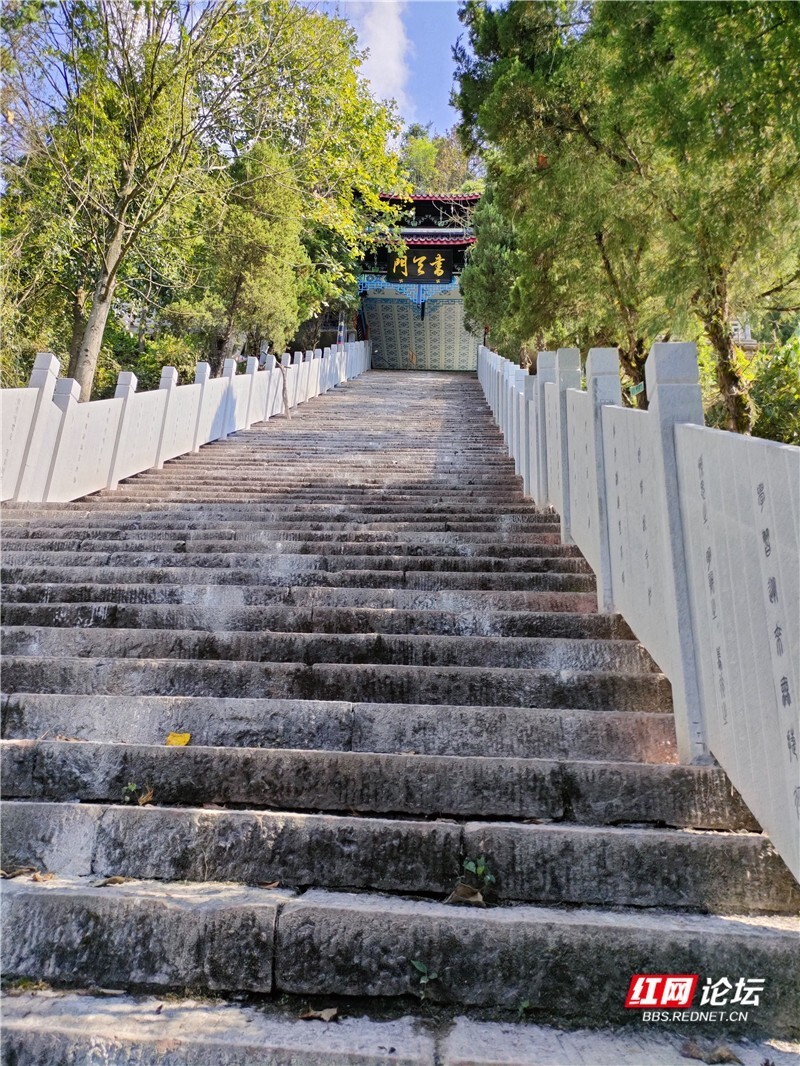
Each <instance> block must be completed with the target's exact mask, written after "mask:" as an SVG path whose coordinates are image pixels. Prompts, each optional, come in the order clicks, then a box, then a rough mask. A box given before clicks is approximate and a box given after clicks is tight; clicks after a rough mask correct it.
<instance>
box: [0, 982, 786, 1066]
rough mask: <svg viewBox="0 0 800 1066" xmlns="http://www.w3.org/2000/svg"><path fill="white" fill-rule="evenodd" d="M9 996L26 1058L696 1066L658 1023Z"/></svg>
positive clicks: (14, 1030)
mask: <svg viewBox="0 0 800 1066" xmlns="http://www.w3.org/2000/svg"><path fill="white" fill-rule="evenodd" d="M287 998H288V997H287ZM698 998H699V997H698V996H697V995H696V996H695V1000H697V999H698ZM331 1002H333V1001H332V1000H330V999H326V1000H325V1002H324V1004H319V1003H315V1006H316V1007H317V1009H319V1007H320V1006H321V1005H325V1006H328V1005H330V1003H331ZM336 1002H337V1003H338V1002H339V1001H336ZM2 1006H3V1020H4V1040H5V1043H6V1046H7V1048H8V1049H9V1053H10V1054H11V1055H13V1056H14V1058H13V1062H14V1066H42V1064H43V1063H56V1062H57V1063H58V1064H59V1066H86V1064H87V1063H89V1062H90V1061H92V1060H91V1056H98V1057H100V1056H102V1058H101V1059H99V1061H102V1062H103V1063H113V1064H114V1066H143V1064H145V1063H147V1064H152V1063H156V1062H157V1063H158V1066H265V1064H267V1063H271V1064H273V1066H278V1064H280V1066H283V1064H285V1063H289V1062H291V1066H383V1064H390V1063H391V1064H393V1066H681V1064H684V1066H685V1063H686V1061H687V1060H686V1059H685V1058H684V1057H682V1056H681V1053H680V1049H681V1047H682V1046H683V1045H684V1044H685V1042H686V1038H685V1035H683V1034H682V1033H675V1032H672V1031H671V1030H654V1029H653V1027H652V1026H648V1027H647V1028H645V1029H638V1028H634V1027H633V1026H631V1025H628V1026H626V1028H625V1029H624V1030H623V1031H622V1032H617V1031H613V1032H612V1031H610V1030H596V1029H594V1030H586V1029H579V1030H575V1031H571V1032H565V1031H564V1030H561V1029H555V1028H550V1027H547V1026H542V1025H531V1024H519V1023H517V1024H514V1023H510V1022H502V1023H499V1022H485V1021H477V1020H475V1019H474V1018H465V1017H458V1018H456V1019H455V1020H454V1021H453V1022H452V1023H449V1024H448V1023H447V1022H446V1021H443V1020H442V1019H441V1018H439V1019H437V1021H438V1025H437V1026H436V1027H435V1028H428V1027H426V1023H428V1021H429V1020H428V1016H427V1012H425V1011H422V1012H420V1013H419V1014H418V1015H417V1016H416V1017H410V1016H406V1017H403V1018H399V1019H390V1020H383V1019H373V1018H368V1017H365V1016H361V1013H362V1011H363V1007H359V1008H358V1009H357V1011H356V1014H357V1016H349V1017H348V1011H347V1005H345V1006H344V1008H343V1009H342V1007H341V1004H340V1011H339V1015H338V1017H337V1020H336V1023H335V1025H326V1024H324V1023H323V1022H307V1021H299V1020H298V1018H297V1015H298V1014H299V1013H301V1012H302V1011H303V1010H305V1007H306V1004H305V1002H303V1001H298V1000H296V999H294V998H292V999H291V1003H290V1006H289V1008H288V1011H287V1010H282V1009H280V1008H278V1007H275V1008H270V1007H265V1005H264V1004H263V1003H259V1005H258V1007H255V1008H254V1007H249V1006H241V1005H238V1004H232V1003H214V1002H210V1001H209V1000H207V999H206V1000H191V999H177V998H174V997H170V998H169V999H168V1000H164V999H163V998H162V999H159V998H157V997H146V996H139V997H135V998H133V997H129V996H117V995H115V996H102V995H97V996H91V995H87V994H86V993H83V994H75V993H69V992H64V991H55V992H52V991H39V992H16V993H14V994H13V995H6V996H5V997H4V998H3V1001H2ZM289 1011H291V1013H289ZM517 1013H518V1012H517V1011H515V1012H514V1016H515V1017H516V1015H517ZM701 1044H702V1045H703V1047H704V1049H705V1048H710V1049H711V1050H712V1051H713V1050H714V1049H715V1048H717V1047H718V1046H719V1041H711V1042H709V1041H703V1040H702V1038H701ZM724 1044H725V1047H726V1048H727V1049H728V1051H729V1052H730V1054H731V1055H736V1058H737V1059H738V1061H739V1062H741V1063H742V1064H743V1066H764V1063H770V1064H771V1066H798V1059H800V1046H798V1045H797V1044H791V1045H789V1044H788V1042H786V1041H777V1040H774V1039H770V1040H748V1039H744V1040H739V1039H735V1038H734V1039H731V1038H728V1039H726V1040H725V1042H724ZM731 1061H735V1060H734V1059H731Z"/></svg>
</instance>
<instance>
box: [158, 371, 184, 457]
mask: <svg viewBox="0 0 800 1066" xmlns="http://www.w3.org/2000/svg"><path fill="white" fill-rule="evenodd" d="M158 387H159V389H165V390H166V392H167V398H166V401H165V403H164V417H163V418H162V419H161V432H160V433H159V435H158V448H157V449H156V464H155V467H154V469H155V470H161V469H162V468H163V466H164V452H165V450H166V447H165V445H166V439H167V436H166V435H167V426H168V425H169V416H170V412H171V408H172V401H173V397H174V395H175V389H176V388H177V387H178V371H177V370H176V369H175V367H174V366H165V367H162V369H161V380H160V381H159V383H158Z"/></svg>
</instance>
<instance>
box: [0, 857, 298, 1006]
mask: <svg viewBox="0 0 800 1066" xmlns="http://www.w3.org/2000/svg"><path fill="white" fill-rule="evenodd" d="M289 898H290V893H289V892H287V891H274V890H273V891H270V890H267V889H260V888H243V887H240V886H238V885H230V884H213V883H211V884H205V885H195V884H174V885H162V884H158V883H156V882H144V881H140V882H133V883H128V884H123V885H115V886H114V887H113V888H95V887H93V884H92V881H90V880H88V879H83V880H81V879H77V878H61V877H59V878H54V879H52V880H49V881H43V882H40V883H34V882H31V881H29V880H28V879H23V878H15V879H14V880H12V881H8V882H7V884H6V885H5V888H4V906H3V928H4V932H5V935H4V938H3V940H4V946H5V947H4V970H5V976H6V977H7V978H10V979H11V978H14V977H34V978H36V979H44V980H45V981H52V982H53V983H56V984H58V983H61V984H72V985H73V986H74V985H78V986H80V985H86V984H89V985H92V986H95V987H97V986H99V987H107V988H120V987H130V986H133V987H136V986H145V987H156V986H158V987H162V988H180V987H184V988H197V989H203V990H205V991H216V990H238V989H241V990H242V991H252V992H269V991H271V989H272V967H273V961H274V944H275V923H276V919H277V915H278V909H279V907H280V905H281V904H282V903H285V902H286V901H287V900H288V899H289ZM56 930H57V931H58V935H57V936H54V931H56Z"/></svg>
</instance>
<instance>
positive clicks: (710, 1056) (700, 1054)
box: [681, 1040, 742, 1066]
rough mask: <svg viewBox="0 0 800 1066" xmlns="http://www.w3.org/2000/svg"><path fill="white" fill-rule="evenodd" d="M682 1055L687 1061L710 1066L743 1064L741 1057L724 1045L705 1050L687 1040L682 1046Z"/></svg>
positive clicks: (692, 1041)
mask: <svg viewBox="0 0 800 1066" xmlns="http://www.w3.org/2000/svg"><path fill="white" fill-rule="evenodd" d="M681 1055H682V1056H683V1057H684V1058H685V1059H698V1060H699V1061H700V1062H706V1063H708V1064H709V1066H717V1064H722V1063H739V1066H741V1064H742V1060H741V1059H740V1058H739V1056H738V1055H737V1054H736V1053H735V1052H733V1051H731V1049H730V1048H727V1047H725V1045H724V1044H718V1045H717V1047H715V1048H707V1049H705V1050H704V1049H703V1048H701V1047H700V1045H699V1044H697V1043H695V1041H694V1040H687V1041H686V1043H685V1044H683V1045H682V1046H681Z"/></svg>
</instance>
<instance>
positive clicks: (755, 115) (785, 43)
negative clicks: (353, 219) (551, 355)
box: [457, 0, 800, 432]
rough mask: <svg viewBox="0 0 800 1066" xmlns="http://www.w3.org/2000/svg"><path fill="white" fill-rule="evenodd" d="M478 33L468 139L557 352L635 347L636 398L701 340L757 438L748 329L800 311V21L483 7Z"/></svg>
mask: <svg viewBox="0 0 800 1066" xmlns="http://www.w3.org/2000/svg"><path fill="white" fill-rule="evenodd" d="M461 17H462V19H463V20H464V21H465V22H466V24H467V26H468V29H469V39H470V44H471V46H472V53H469V52H468V51H467V50H466V49H465V48H462V49H460V50H459V51H458V52H457V61H458V67H459V70H458V74H459V90H458V93H457V102H458V104H459V107H460V109H461V112H462V125H461V134H462V137H463V138H464V139H465V141H466V142H467V143H468V144H469V145H472V146H476V147H478V148H480V149H481V150H482V151H483V152H484V154H486V155H489V156H490V158H491V160H492V166H491V177H492V180H493V181H494V182H495V184H496V186H497V197H496V202H497V204H498V207H499V209H500V210H502V211H503V212H504V213H505V214H506V216H507V218H508V219H509V221H511V222H513V225H514V229H515V234H516V239H517V241H518V244H519V248H520V253H521V254H520V256H519V258H518V260H517V262H518V264H519V266H518V269H519V274H518V280H517V283H516V286H515V288H517V290H518V296H519V299H520V301H521V302H520V306H523V305H524V306H527V308H528V309H529V312H530V314H531V315H532V316H534V317H535V319H536V321H537V322H538V328H539V329H540V330H541V331H543V332H545V333H548V334H551V335H552V334H555V335H557V336H558V337H561V336H565V337H569V338H579V337H586V338H589V339H591V338H596V339H598V340H603V341H604V342H605V343H609V342H614V341H617V342H618V343H619V345H620V350H621V357H622V364H623V368H624V370H625V372H626V373H627V374H628V375H629V377H630V378H631V380H633V381H638V380H641V376H642V365H643V361H644V358H645V354H646V352H647V350H648V348H649V345H650V343H651V341H652V340H653V339H655V338H656V337H658V336H670V335H674V334H676V333H682V334H684V335H685V334H687V333H689V334H691V333H693V332H694V330H695V329H696V328H697V327H696V323H699V324H700V326H701V327H702V329H703V331H704V332H705V334H706V336H707V337H708V339H709V341H710V343H711V346H712V349H713V351H714V356H715V364H716V376H717V381H718V385H719V388H720V390H721V393H722V395H723V397H724V400H725V406H726V411H727V423H726V424H727V425H728V427H729V428H731V429H737V430H740V431H744V432H748V431H749V430H750V428H751V427H752V425H753V419H754V417H755V407H754V406H753V405H752V404H751V402H750V400H749V398H748V386H747V380H746V379H745V377H743V376H742V374H741V371H740V368H739V364H738V361H737V357H736V353H735V346H734V344H733V333H732V324H733V320H734V319H735V318H738V319H739V320H740V321H745V320H746V319H747V317H748V316H750V317H752V318H754V317H756V316H758V315H759V314H761V313H763V312H765V311H767V310H771V311H772V312H773V313H775V314H784V313H790V312H791V311H792V310H793V308H796V305H797V303H798V302H800V295H798V280H799V279H800V272H798V244H799V241H798V236H799V235H800V225H799V222H798V201H799V199H800V198H798V195H797V191H798V181H797V177H798V142H797V122H796V120H792V119H787V113H788V111H789V110H790V109H791V105H790V103H787V99H786V97H787V95H789V96H791V95H792V94H794V100H795V104H796V88H794V87H793V83H792V78H791V72H792V70H795V71H796V70H797V68H798V63H799V62H800V54H798V50H799V49H800V46H798V40H800V34H798V33H797V32H796V31H797V29H798V18H800V9H798V7H797V5H792V4H782V3H776V4H765V3H759V2H754V3H750V4H738V3H728V2H721V3H713V4H707V3H694V4H684V3H674V2H672V0H664V2H661V3H651V2H648V0H636V2H631V3H626V4H617V3H606V2H598V3H595V4H580V3H569V2H565V3H555V2H543V3H537V4H522V3H511V4H510V5H508V6H507V7H505V8H502V9H494V10H492V9H488V8H486V7H485V6H484V5H482V4H478V3H473V2H471V0H470V2H468V3H466V4H465V5H463V7H462V9H461ZM751 61H752V62H751ZM794 84H795V85H796V82H795V83H794ZM777 87H780V90H779V91H777ZM776 96H779V97H780V101H779V102H776V100H775V97H776ZM513 303H514V301H513V300H512V305H513ZM531 326H532V323H531ZM529 328H531V327H529Z"/></svg>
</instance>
